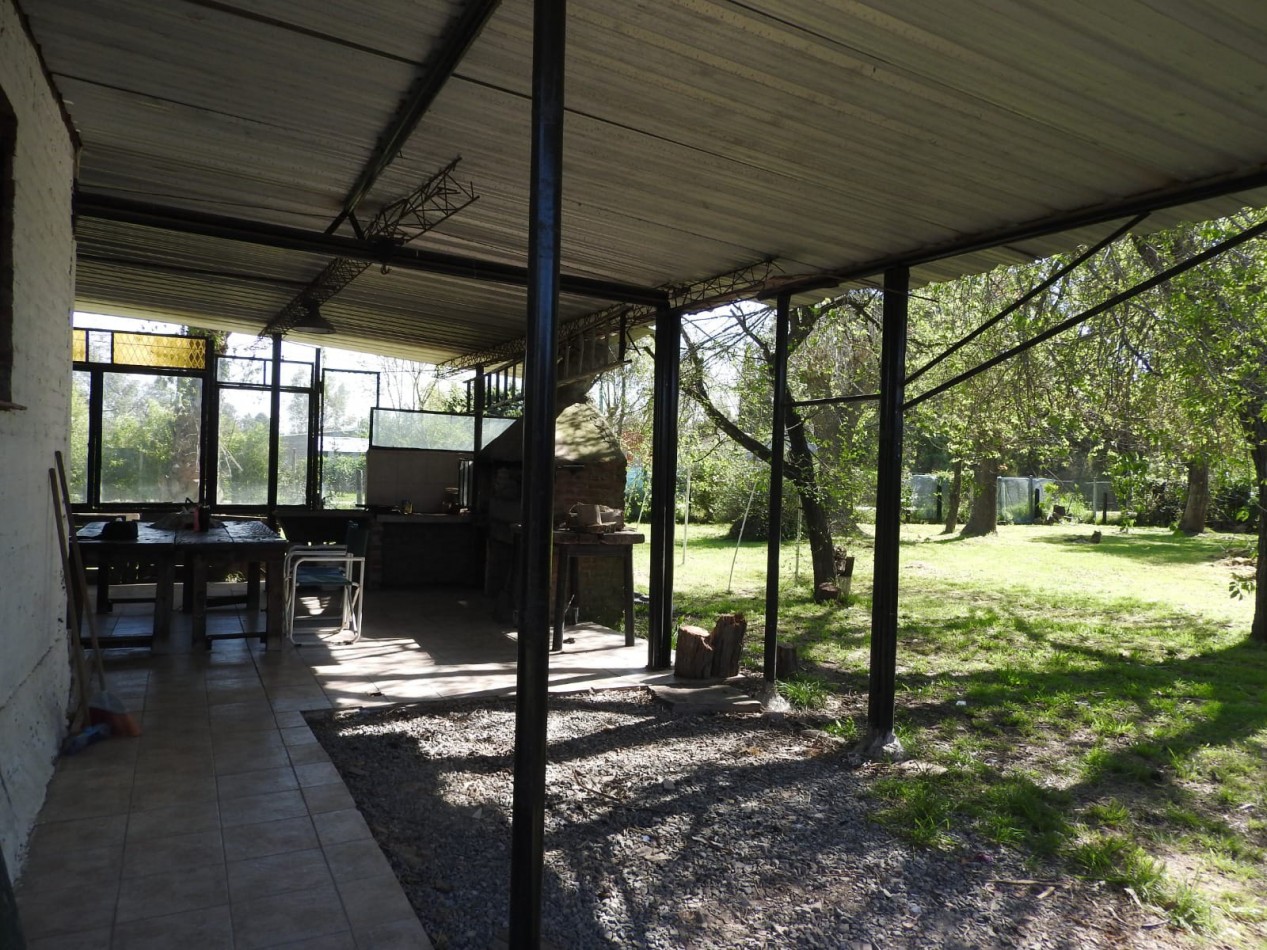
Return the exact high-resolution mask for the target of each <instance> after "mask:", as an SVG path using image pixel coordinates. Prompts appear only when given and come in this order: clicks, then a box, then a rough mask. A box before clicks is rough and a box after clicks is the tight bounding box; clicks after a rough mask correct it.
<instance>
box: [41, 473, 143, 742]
mask: <svg viewBox="0 0 1267 950" xmlns="http://www.w3.org/2000/svg"><path fill="white" fill-rule="evenodd" d="M53 455H54V458H55V459H56V461H57V482H58V485H59V487H60V495H61V498H60V502H59V499H58V497H57V496H58V494H59V493H58V492H55V493H54V496H53V507H54V508H55V509H57V521H58V525H59V526H60V527H59V533H60V532H62V531H65V534H66V536H67V537H68V538H69V540H70V547H69V555H70V556H69V558H68V560H69V561H70V573H71V574H73V575H74V584H75V592H76V594H77V596H78V601H79V603H78V608H77V609H76V611H75V630H74V631H73V635H74V636H75V637H78V636H79V615H80V613H81V612H82V613H83V615H84V616H85V617H87V618H88V637H89V639H90V640H91V642H92V651H93V657H94V659H95V660H96V664H95V665H96V677H97V685H98V689H97V692H95V693H93V695H92V696H91V697H90V698H89V700H88V718H89V720H90V721H91V722H92V723H93V725H100V724H102V723H105V724H106V725H108V726H109V727H110V732H111V733H112V734H114V735H119V736H139V735H140V734H141V725H140V723H138V722H137V721H136V719H135V718H134V717H133V716H132V714H131V713H129V712H128V710H127V707H126V706H124V704H123V701H122V700H121V699H119V697H118V696H116V695H114V694H113V693H111V692H110V691H109V689H107V687H106V666H105V661H104V660H103V658H102V653H101V641H100V639H98V637H97V618H96V615H95V614H94V613H93V611H92V608H91V606H90V605H89V603H88V580H87V578H86V577H85V576H84V560H83V552H81V551H80V550H79V539H78V537H77V536H76V535H75V530H74V525H73V524H69V519H70V510H71V509H70V489H69V488H68V487H67V484H66V466H65V464H64V463H63V462H62V453H61V451H60V450H59V451H57V452H54V453H53ZM68 525H69V530H67V526H68ZM69 583H70V580H69V579H68V580H67V584H69ZM81 649H82V645H81Z"/></svg>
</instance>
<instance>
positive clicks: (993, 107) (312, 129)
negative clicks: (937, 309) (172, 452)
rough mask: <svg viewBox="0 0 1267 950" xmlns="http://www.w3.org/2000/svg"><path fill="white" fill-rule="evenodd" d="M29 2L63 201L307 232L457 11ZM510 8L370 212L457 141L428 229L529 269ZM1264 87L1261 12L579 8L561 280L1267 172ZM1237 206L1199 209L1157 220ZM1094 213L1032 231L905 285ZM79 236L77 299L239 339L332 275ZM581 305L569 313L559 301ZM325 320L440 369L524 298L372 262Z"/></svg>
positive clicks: (223, 254) (307, 262)
mask: <svg viewBox="0 0 1267 950" xmlns="http://www.w3.org/2000/svg"><path fill="white" fill-rule="evenodd" d="M23 9H24V10H25V11H26V12H27V14H28V16H29V18H30V21H31V25H32V29H33V32H34V34H35V36H36V38H37V40H38V41H39V42H40V44H41V47H42V49H43V52H44V55H45V57H46V60H47V62H48V66H49V68H50V70H51V72H52V74H53V76H54V81H55V83H56V84H57V85H58V88H59V89H60V90H61V91H62V92H63V94H64V95H65V97H66V98H67V99H68V100H69V108H70V111H71V113H72V116H73V118H74V120H75V122H76V123H77V125H78V127H79V128H80V129H81V131H82V135H83V141H84V150H83V155H82V161H81V182H80V187H81V189H82V190H84V191H87V192H94V193H106V194H115V195H123V196H130V197H137V196H145V197H147V198H150V199H152V200H154V201H156V202H158V203H161V204H164V205H169V206H171V207H174V208H186V209H196V210H209V211H215V212H218V213H223V214H232V215H236V216H240V217H242V218H246V219H251V220H258V221H263V222H274V223H283V224H289V225H292V226H298V227H303V228H307V229H312V230H321V229H322V228H324V227H325V226H326V225H327V224H329V223H330V221H331V220H333V218H334V216H335V214H336V213H337V211H338V209H339V208H340V206H341V204H342V201H343V198H344V195H345V194H346V192H347V190H348V188H349V187H350V186H351V185H352V183H353V182H354V181H355V180H356V178H357V176H358V174H359V173H360V171H361V169H362V167H363V166H364V164H365V162H366V161H367V160H368V159H369V157H370V156H371V155H372V154H373V152H374V149H375V146H376V143H377V141H378V140H379V137H380V136H381V135H382V133H383V131H384V129H385V128H387V126H388V125H389V123H390V122H391V119H392V116H393V115H395V114H396V112H397V110H398V107H399V105H400V103H401V100H402V98H403V97H404V96H405V95H406V93H407V92H408V90H409V89H410V88H411V86H412V85H413V84H414V83H415V81H416V79H417V77H418V75H419V74H420V72H421V71H422V70H423V69H424V68H425V64H426V63H428V62H430V61H433V60H434V59H435V57H436V56H437V53H438V50H439V48H440V44H441V43H442V42H443V37H444V36H445V34H446V31H447V30H448V29H449V27H450V25H451V24H452V23H453V22H454V20H455V18H456V17H458V16H459V15H460V14H461V12H462V11H463V10H464V9H465V4H463V3H462V2H459V0H449V2H435V3H426V4H418V3H416V2H414V0H378V2H376V3H374V4H368V5H367V4H364V3H361V2H353V0H326V2H323V3H321V4H311V3H307V2H305V0H230V2H223V0H189V2H184V3H178V4H176V3H173V4H161V5H157V4H152V3H148V2H144V0H98V2H95V3H93V4H83V3H82V2H78V0H23ZM531 19H532V5H531V2H530V0H504V2H503V3H502V4H501V5H500V7H498V8H497V10H496V12H495V13H494V14H493V16H492V18H491V20H490V21H489V22H488V24H487V26H486V27H485V28H484V30H483V32H482V33H481V34H480V36H479V37H478V38H477V40H476V41H475V43H474V45H473V46H472V47H471V48H470V49H469V50H468V51H467V53H466V55H465V57H464V58H463V59H462V61H461V62H460V64H459V66H458V68H457V71H456V73H455V74H454V76H453V77H452V78H451V79H449V81H448V82H447V83H446V84H445V85H444V87H443V89H442V90H441V91H440V93H439V95H438V97H437V98H436V99H435V101H434V102H433V103H432V105H431V108H430V110H429V111H428V113H427V114H426V115H425V116H424V117H423V119H422V120H421V122H420V123H419V125H418V127H417V129H416V131H415V132H414V134H413V136H412V137H411V138H410V139H409V140H408V141H407V142H406V144H405V147H404V148H403V149H402V150H401V151H400V153H399V154H398V155H397V156H395V158H394V160H393V161H392V162H391V164H390V165H389V167H388V168H387V170H386V171H385V172H384V173H383V174H382V176H381V178H380V179H379V180H378V181H377V182H376V184H375V185H374V186H373V188H372V189H371V191H370V192H369V195H368V197H367V199H366V201H365V203H364V207H363V209H362V218H363V219H365V218H368V216H370V215H372V214H373V213H374V211H375V210H377V208H378V207H379V206H381V205H382V204H383V203H386V202H389V201H391V200H393V199H395V198H398V197H400V196H402V195H404V194H406V193H407V192H409V191H411V190H412V189H414V188H416V187H417V186H418V184H419V183H420V182H421V181H423V180H424V179H426V178H427V177H428V176H430V175H431V174H433V173H434V172H435V171H436V170H437V169H438V168H441V167H443V166H444V165H445V164H447V163H448V162H449V161H450V160H452V159H453V158H454V157H455V156H458V155H460V156H462V162H461V164H460V165H459V166H458V171H457V175H458V177H459V178H461V179H463V180H465V181H470V182H471V183H472V184H473V185H474V188H475V191H476V192H477V193H478V194H479V196H480V197H479V199H478V200H477V201H476V202H475V203H474V204H472V205H470V206H469V207H467V208H465V209H464V210H462V211H461V212H459V213H458V214H456V215H455V216H453V217H452V218H450V219H448V220H446V221H444V222H443V223H442V224H441V225H440V226H439V227H438V228H436V229H434V230H432V231H430V232H429V233H427V234H425V235H424V236H423V237H422V238H421V239H420V240H419V242H418V243H419V245H420V246H423V247H428V248H432V249H436V250H443V251H448V252H452V253H458V254H464V255H469V256H475V257H480V258H485V259H488V260H491V261H499V262H504V263H517V264H522V263H523V262H524V260H525V258H526V249H527V220H528V195H529V165H530V155H529V136H528V133H529V122H530V110H531V103H530V101H529V98H528V90H529V88H530V79H531V66H532V63H531V55H532V47H531ZM1264 88H1267V4H1247V3H1242V2H1234V0H1218V2H1211V3H1208V4H1203V5H1201V6H1200V7H1196V6H1194V5H1186V4H1156V3H1151V2H1147V0H1117V2H1114V3H1112V4H1104V3H1099V2H1093V0H1069V2H1066V3H1062V4H1051V3H1049V2H1047V0H981V2H971V3H970V2H967V0H957V2H956V0H948V2H945V3H940V4H928V3H926V2H923V0H767V2H763V3H761V4H759V5H758V4H753V3H748V2H738V0H675V2H674V3H671V4H665V3H662V2H659V0H572V2H571V3H570V4H569V23H568V47H567V79H566V95H567V109H568V111H567V116H566V121H565V144H564V167H565V181H564V187H563V196H564V212H563V214H564V218H563V220H564V233H563V253H564V269H565V271H567V272H570V273H574V274H581V275H588V276H593V277H600V278H606V279H611V280H620V281H625V282H630V283H639V284H647V285H659V284H670V283H672V284H683V283H689V282H694V281H699V280H702V279H705V278H708V277H711V276H714V275H717V274H721V273H725V272H728V271H730V270H733V269H735V268H739V267H742V266H746V265H750V264H753V263H755V262H757V261H761V260H764V259H773V261H774V268H773V269H774V272H775V273H776V274H778V275H782V276H785V277H786V276H789V275H800V274H806V275H812V274H814V273H817V272H824V271H827V272H832V273H837V272H844V271H846V270H850V269H856V268H858V267H861V266H864V265H866V264H867V263H868V262H875V261H880V260H885V259H893V258H896V257H899V256H902V255H913V254H915V253H917V252H919V251H920V250H921V249H925V248H929V247H934V246H943V245H947V244H949V243H951V242H953V241H955V240H957V239H960V238H966V237H972V236H976V235H981V234H989V233H997V232H1001V231H1003V230H1006V229H1008V228H1013V227H1017V226H1021V225H1024V224H1028V223H1035V222H1041V221H1044V220H1049V219H1052V218H1055V217H1058V216H1062V215H1067V214H1069V213H1071V212H1074V211H1077V210H1080V209H1085V208H1095V207H1108V206H1113V205H1115V204H1118V203H1121V202H1124V201H1126V200H1127V199H1130V198H1133V197H1135V196H1139V195H1141V194H1145V193H1150V192H1153V191H1156V190H1159V189H1165V188H1170V187H1174V186H1176V185H1177V184H1180V183H1183V182H1188V181H1197V180H1206V179H1213V178H1219V177H1231V176H1234V175H1238V174H1244V173H1246V172H1251V171H1259V170H1264V169H1267V101H1265V99H1264V97H1263V94H1262V93H1263V90H1264ZM1241 197H1243V198H1244V199H1245V200H1249V201H1257V200H1262V199H1263V195H1248V196H1241ZM1236 206H1237V199H1236V198H1226V199H1219V200H1213V201H1208V202H1205V203H1203V204H1200V205H1197V206H1194V207H1189V208H1182V209H1175V210H1171V211H1167V212H1164V213H1159V214H1157V215H1155V216H1154V217H1153V218H1151V219H1150V225H1149V226H1160V225H1162V224H1166V223H1170V222H1173V221H1175V220H1177V219H1179V218H1181V217H1182V218H1188V219H1192V218H1202V217H1208V216H1212V215H1214V214H1218V213H1224V212H1226V211H1227V210H1228V209H1231V208H1235V207H1236ZM1107 230H1108V226H1107V225H1105V226H1102V227H1090V228H1083V229H1082V230H1080V231H1078V232H1075V233H1071V234H1066V235H1055V236H1047V237H1037V238H1029V239H1027V240H1024V241H1018V242H1013V243H1012V244H1011V245H1009V246H1008V247H1005V248H997V249H992V250H988V251H979V252H977V253H974V254H968V255H964V256H961V257H959V258H957V259H955V260H953V261H938V262H935V263H932V264H927V265H922V266H920V267H918V268H916V270H915V275H914V276H915V277H916V279H917V280H929V279H945V278H948V277H952V276H954V275H956V274H960V273H967V272H972V271H975V270H979V269H982V268H987V267H990V266H993V265H995V264H997V263H999V262H1001V261H1008V260H1015V259H1023V258H1024V257H1026V256H1030V255H1043V254H1048V253H1052V252H1054V251H1057V250H1061V249H1066V248H1069V247H1071V246H1073V245H1074V244H1075V243H1077V242H1078V241H1081V240H1089V239H1094V238H1095V237H1098V236H1099V235H1100V234H1102V233H1104V232H1105V231H1107ZM341 233H344V234H348V233H350V231H349V230H348V229H347V226H346V225H345V226H344V230H343V231H342V232H341ZM79 236H80V247H81V249H82V251H83V253H84V260H83V262H82V263H81V266H80V269H79V277H80V297H81V299H82V300H84V301H92V302H94V303H95V304H97V305H99V306H106V305H113V306H116V307H121V306H132V307H146V308H158V309H160V310H161V309H162V308H164V307H168V308H170V310H171V312H172V313H182V314H184V313H196V312H198V311H199V310H200V309H202V310H204V311H206V312H207V313H209V314H211V315H212V318H213V319H217V320H223V321H225V322H237V323H240V324H241V325H243V326H248V325H249V326H262V325H263V324H264V323H265V322H267V320H268V319H269V318H270V317H272V316H273V315H274V314H275V313H276V311H277V309H278V307H279V306H281V304H284V303H285V301H286V300H289V299H290V297H291V296H293V294H294V293H295V291H296V288H299V287H302V286H303V284H304V283H305V282H306V281H308V280H310V279H311V278H312V276H313V275H314V274H315V273H317V272H318V271H319V270H320V268H321V267H322V266H324V264H325V260H323V259H321V258H320V257H319V256H315V255H304V254H291V253H287V252H281V251H276V250H270V249H268V248H259V247H254V246H249V245H234V244H229V243H226V242H224V241H218V240H211V239H194V238H190V237H181V236H177V235H170V234H168V235H162V234H158V233H150V232H147V230H146V229H140V228H135V227H127V226H123V225H116V224H109V223H106V222H102V221H95V222H90V221H82V220H81V222H80V227H79ZM129 259H133V260H132V262H131V263H129ZM218 272H220V273H225V274H226V276H225V277H224V279H223V281H222V282H221V283H220V284H218V285H217V281H216V279H215V278H214V276H213V275H214V274H215V273H218ZM279 301H280V302H279ZM601 306H603V305H602V303H601V302H596V301H583V300H568V301H565V302H564V305H563V311H564V316H565V317H571V316H573V315H580V314H584V313H586V312H588V311H591V310H597V309H599V308H600V307H601ZM326 309H328V311H329V315H330V316H331V318H332V319H333V320H334V321H335V323H336V324H337V325H340V329H341V330H345V332H348V333H349V334H350V335H354V336H355V338H356V339H357V340H361V341H367V342H373V343H375V344H376V345H382V346H390V347H394V349H393V350H392V351H393V352H397V353H402V355H403V351H409V352H412V353H415V354H416V353H421V352H426V353H428V354H431V355H433V356H439V357H443V356H445V355H455V354H458V353H461V352H464V351H470V350H479V349H481V348H483V347H487V346H490V345H493V344H498V343H502V342H504V341H506V340H509V339H513V338H514V336H515V335H517V334H520V333H521V332H522V321H523V295H522V292H520V291H518V290H516V289H514V288H506V287H498V286H496V285H478V284H472V283H470V282H466V281H460V280H456V279H454V278H436V277H434V276H428V275H422V274H418V273H412V272H411V273H403V272H400V271H393V272H392V273H390V274H387V275H382V274H380V273H378V272H377V271H375V270H371V271H370V272H367V273H366V274H365V275H362V277H360V278H358V279H357V280H356V281H355V282H354V283H353V284H351V285H350V286H349V287H348V288H346V289H345V290H344V291H343V292H342V293H340V294H339V295H338V296H337V297H336V298H335V299H334V300H333V301H331V302H330V304H328V305H327V306H326Z"/></svg>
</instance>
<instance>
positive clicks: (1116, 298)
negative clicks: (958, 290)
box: [903, 221, 1267, 409]
mask: <svg viewBox="0 0 1267 950" xmlns="http://www.w3.org/2000/svg"><path fill="white" fill-rule="evenodd" d="M1264 231H1267V221H1263V222H1260V223H1258V224H1256V225H1254V226H1253V227H1251V228H1246V229H1245V230H1244V231H1242V232H1241V233H1240V234H1234V235H1232V237H1230V238H1227V239H1226V240H1224V241H1220V242H1219V243H1218V244H1215V245H1212V246H1211V247H1208V248H1206V249H1205V250H1204V251H1202V252H1201V253H1200V254H1194V255H1193V256H1192V257H1189V258H1188V259H1187V260H1183V261H1180V262H1179V263H1178V264H1173V265H1171V266H1170V267H1167V268H1166V269H1165V270H1164V271H1162V272H1161V273H1159V274H1154V275H1153V276H1152V277H1150V278H1148V279H1147V280H1145V281H1141V282H1140V283H1138V284H1136V285H1135V286H1134V287H1128V288H1127V289H1126V290H1123V291H1122V292H1121V293H1118V294H1114V295H1113V296H1112V297H1110V298H1109V299H1108V300H1105V301H1104V302H1103V303H1098V304H1096V305H1095V306H1094V307H1091V308H1089V309H1087V310H1083V311H1082V312H1081V313H1077V314H1074V315H1073V316H1072V317H1069V318H1068V319H1067V320H1062V321H1060V322H1059V323H1057V324H1056V325H1055V326H1052V327H1048V328H1047V329H1046V330H1044V331H1043V332H1042V333H1039V334H1038V335H1037V336H1034V337H1031V338H1030V339H1028V340H1025V341H1024V342H1023V343H1018V344H1016V346H1014V347H1012V348H1011V349H1010V350H1005V351H1003V352H1002V353H1000V354H998V355H997V356H992V357H991V358H990V359H988V360H986V361H985V362H984V363H982V364H981V365H980V366H976V367H973V368H972V369H970V370H966V371H964V372H962V373H960V374H959V375H958V376H955V377H954V378H953V379H948V380H946V382H944V383H942V384H941V385H939V386H934V387H933V388H932V389H930V390H928V392H925V393H920V394H919V395H918V396H916V397H915V398H914V399H911V400H910V401H908V402H907V403H906V405H905V406H904V407H903V408H905V409H910V408H912V407H914V406H918V405H919V404H920V403H921V402H923V401H924V400H926V399H932V398H933V397H934V396H937V395H939V394H941V393H944V392H945V391H946V390H947V389H952V388H954V387H955V386H958V385H959V384H960V383H963V382H967V381H968V380H969V379H972V377H974V376H976V375H978V374H980V373H984V372H985V371H986V370H988V369H992V368H994V367H995V366H998V365H999V364H1000V363H1002V362H1004V361H1005V360H1010V359H1011V358H1012V357H1013V356H1017V355H1019V354H1021V353H1024V352H1025V351H1026V350H1029V349H1032V348H1033V347H1035V346H1037V345H1038V344H1039V343H1045V342H1046V341H1047V340H1050V339H1051V338H1052V337H1054V336H1058V335H1059V334H1061V333H1064V332H1065V331H1066V330H1072V329H1073V328H1074V327H1076V326H1077V325H1078V324H1080V323H1085V322H1086V321H1087V320H1090V319H1091V318H1092V317H1098V316H1099V315H1100V314H1102V313H1104V312H1105V311H1106V310H1112V309H1113V308H1114V307H1116V306H1118V305H1119V304H1122V303H1125V302H1126V301H1128V300H1130V299H1131V298H1132V297H1137V296H1139V295H1140V294H1142V293H1144V292H1145V291H1146V290H1152V289H1153V288H1154V287H1156V286H1157V285H1158V284H1164V283H1165V282H1166V281H1168V280H1170V279H1171V278H1172V277H1175V276H1176V275H1178V274H1182V273H1183V272H1184V271H1188V270H1191V269H1192V268H1194V267H1196V266H1198V265H1200V264H1204V263H1205V262H1206V261H1208V260H1210V259H1211V258H1213V257H1217V256H1218V255H1220V254H1222V253H1223V252H1224V251H1228V250H1231V249H1232V248H1234V247H1236V246H1238V245H1240V244H1244V243H1245V242H1246V241H1250V240H1253V239H1254V238H1256V237H1258V236H1259V235H1260V234H1262V233H1263V232H1264Z"/></svg>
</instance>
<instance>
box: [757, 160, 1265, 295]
mask: <svg viewBox="0 0 1267 950" xmlns="http://www.w3.org/2000/svg"><path fill="white" fill-rule="evenodd" d="M1263 187H1267V167H1263V166H1260V167H1259V168H1256V169H1255V170H1254V171H1252V172H1247V173H1245V174H1243V175H1237V176H1234V177H1231V178H1228V177H1220V178H1214V179H1203V180H1201V181H1195V182H1184V183H1183V184H1181V185H1176V186H1174V187H1172V188H1165V189H1161V190H1158V191H1151V192H1148V193H1146V194H1142V195H1135V196H1133V197H1130V198H1126V199H1123V200H1122V201H1118V202H1114V203H1108V204H1103V205H1096V206H1094V207H1091V208H1081V209H1079V210H1077V211H1072V212H1069V213H1067V214H1056V215H1051V216H1049V217H1046V218H1041V219H1039V220H1037V221H1029V222H1026V223H1025V224H1021V225H1017V226H1015V227H1009V228H1000V229H998V230H995V231H987V232H985V233H982V234H971V235H966V236H964V237H961V238H957V239H955V240H953V241H948V242H945V243H943V244H935V245H933V246H931V247H928V248H924V249H923V250H918V251H909V252H905V253H902V254H894V255H891V256H888V257H882V258H877V259H875V260H873V261H869V262H868V263H865V264H858V265H854V266H851V267H843V268H841V269H839V270H830V271H823V272H821V273H818V274H805V275H803V276H801V277H789V278H787V279H785V280H778V279H776V280H773V281H771V282H770V284H769V286H767V287H766V288H765V289H764V290H763V291H762V293H761V294H760V297H761V299H767V300H768V299H770V298H772V297H776V296H778V295H779V294H783V293H790V294H794V295H795V294H800V293H807V292H809V291H812V290H827V289H829V288H831V287H838V286H839V285H841V284H843V283H847V282H848V281H851V280H856V279H858V278H860V277H868V276H870V275H872V274H878V273H880V272H881V271H885V270H888V269H890V268H893V267H918V266H919V265H921V264H931V263H933V262H934V261H940V260H945V259H946V258H948V257H958V256H959V255H960V254H970V253H973V252H975V251H986V250H989V249H991V248H995V247H999V246H1001V245H1004V244H1011V243H1013V242H1016V241H1027V240H1031V239H1033V238H1039V237H1046V236H1048V235H1051V234H1060V233H1061V232H1063V231H1072V230H1074V229H1076V228H1082V227H1088V226H1090V225H1094V224H1104V223H1106V222H1108V221H1113V220H1115V219H1118V218H1125V217H1129V216H1131V215H1137V214H1144V213H1148V212H1152V211H1160V210H1162V209H1164V208H1177V207H1179V206H1180V205H1186V204H1192V203H1194V202H1197V201H1208V200H1210V199H1213V198H1222V197H1226V196H1227V195H1233V194H1236V193H1237V192H1241V191H1252V190H1254V189H1256V188H1263Z"/></svg>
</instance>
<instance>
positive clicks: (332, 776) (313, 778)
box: [295, 762, 343, 788]
mask: <svg viewBox="0 0 1267 950" xmlns="http://www.w3.org/2000/svg"><path fill="white" fill-rule="evenodd" d="M295 777H296V778H297V779H298V780H299V785H300V787H301V788H310V787H311V786H313V785H335V784H338V785H342V784H343V778H342V776H340V775H339V770H338V769H336V768H335V767H334V763H333V762H313V763H310V764H308V765H296V766H295Z"/></svg>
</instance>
